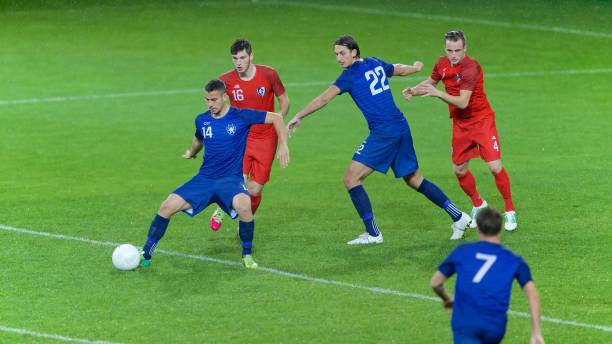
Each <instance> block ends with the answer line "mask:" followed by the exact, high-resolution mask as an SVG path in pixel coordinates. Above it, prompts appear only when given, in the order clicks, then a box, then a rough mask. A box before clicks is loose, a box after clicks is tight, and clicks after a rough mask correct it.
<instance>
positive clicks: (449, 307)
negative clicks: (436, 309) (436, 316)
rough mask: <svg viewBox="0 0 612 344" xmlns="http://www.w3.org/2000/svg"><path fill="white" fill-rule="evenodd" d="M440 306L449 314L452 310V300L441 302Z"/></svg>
mask: <svg viewBox="0 0 612 344" xmlns="http://www.w3.org/2000/svg"><path fill="white" fill-rule="evenodd" d="M442 306H443V307H444V309H445V310H446V313H448V314H451V313H452V312H453V300H452V299H450V300H447V301H443V302H442Z"/></svg>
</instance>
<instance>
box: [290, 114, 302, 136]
mask: <svg viewBox="0 0 612 344" xmlns="http://www.w3.org/2000/svg"><path fill="white" fill-rule="evenodd" d="M300 123H302V120H301V119H300V118H298V117H297V116H295V117H293V118H292V119H291V120H290V121H289V123H287V134H288V135H289V137H291V135H292V134H293V133H295V131H296V130H297V128H298V127H299V126H300Z"/></svg>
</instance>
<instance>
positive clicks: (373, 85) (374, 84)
mask: <svg viewBox="0 0 612 344" xmlns="http://www.w3.org/2000/svg"><path fill="white" fill-rule="evenodd" d="M364 76H365V78H366V80H368V81H370V79H372V81H371V82H370V92H372V95H373V96H375V95H377V94H379V93H381V92H383V91H386V90H388V89H389V82H388V81H387V75H386V74H385V70H384V69H383V67H381V66H378V67H376V68H374V70H369V71H367V72H365V74H364ZM379 81H380V83H379Z"/></svg>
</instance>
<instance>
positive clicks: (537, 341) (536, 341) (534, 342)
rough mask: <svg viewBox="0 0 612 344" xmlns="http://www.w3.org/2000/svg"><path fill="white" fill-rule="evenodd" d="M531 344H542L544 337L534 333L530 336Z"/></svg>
mask: <svg viewBox="0 0 612 344" xmlns="http://www.w3.org/2000/svg"><path fill="white" fill-rule="evenodd" d="M530 343H531V344H544V337H542V335H541V334H539V333H536V334H532V335H531V341H530Z"/></svg>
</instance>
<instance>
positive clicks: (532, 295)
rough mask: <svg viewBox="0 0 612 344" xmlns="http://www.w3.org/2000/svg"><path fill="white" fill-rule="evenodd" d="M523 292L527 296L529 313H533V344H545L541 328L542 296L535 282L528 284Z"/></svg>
mask: <svg viewBox="0 0 612 344" xmlns="http://www.w3.org/2000/svg"><path fill="white" fill-rule="evenodd" d="M523 291H524V292H525V294H526V295H527V302H528V303H529V313H531V344H544V338H543V337H542V330H541V328H540V296H539V295H538V291H537V290H536V287H535V284H534V283H533V281H529V282H527V284H525V286H524V287H523Z"/></svg>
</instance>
